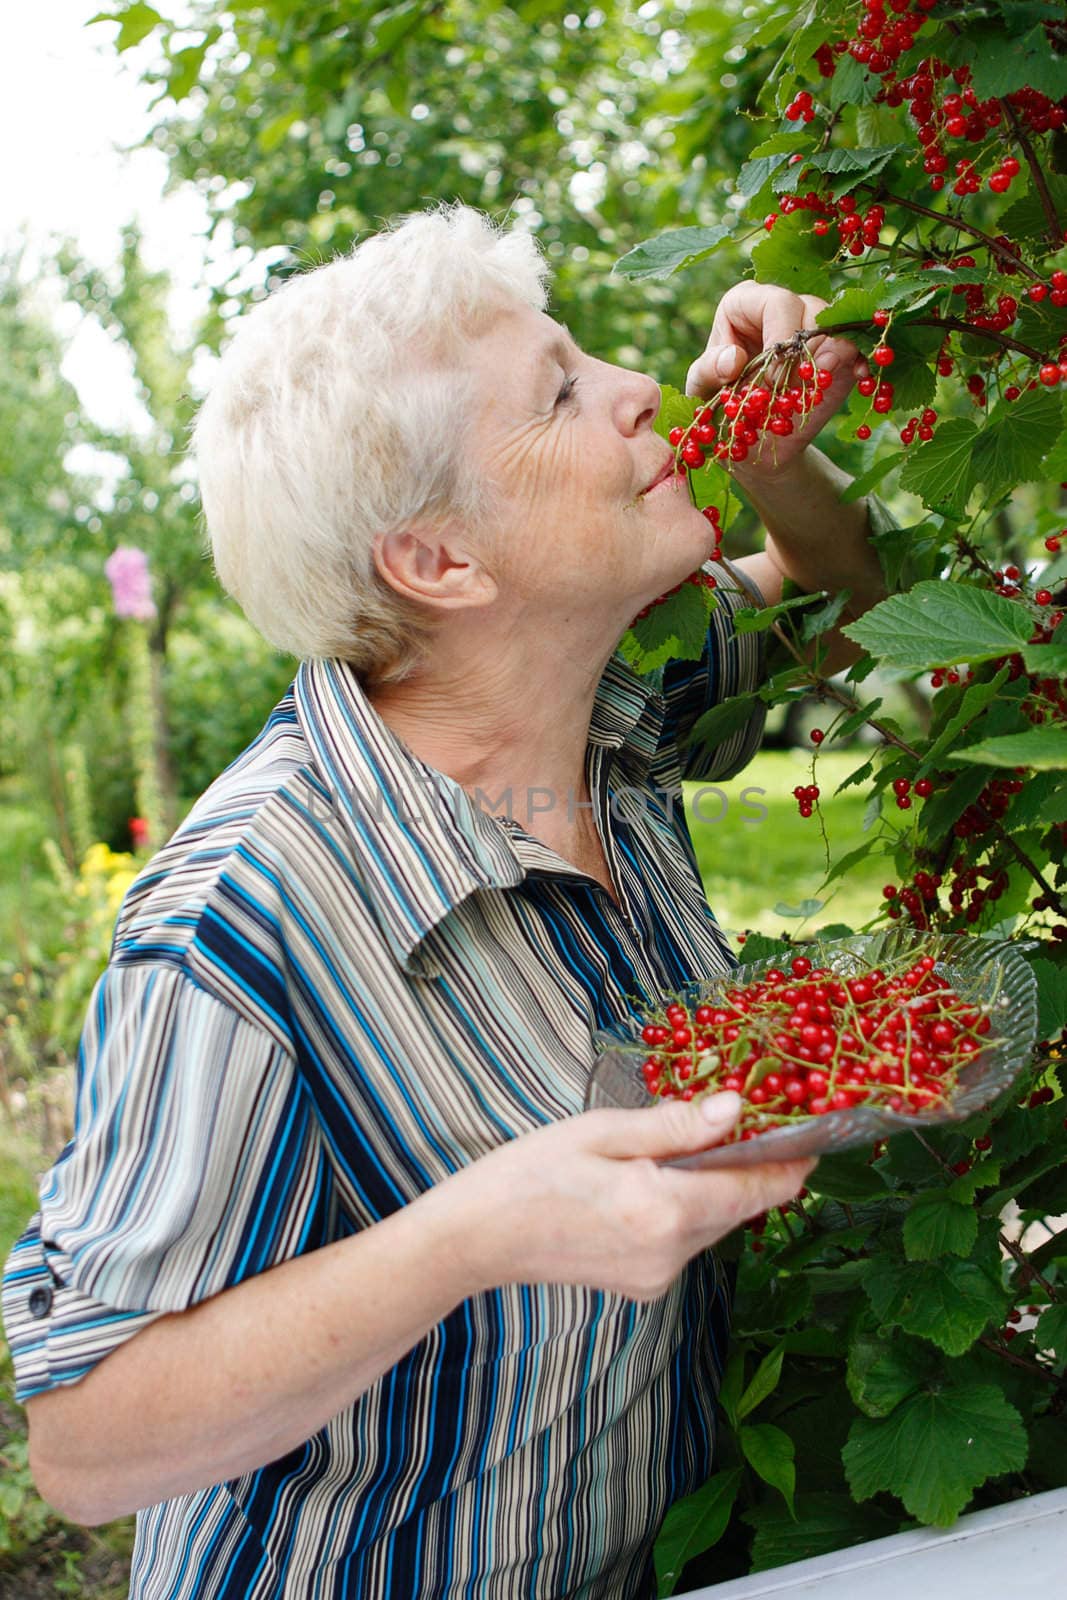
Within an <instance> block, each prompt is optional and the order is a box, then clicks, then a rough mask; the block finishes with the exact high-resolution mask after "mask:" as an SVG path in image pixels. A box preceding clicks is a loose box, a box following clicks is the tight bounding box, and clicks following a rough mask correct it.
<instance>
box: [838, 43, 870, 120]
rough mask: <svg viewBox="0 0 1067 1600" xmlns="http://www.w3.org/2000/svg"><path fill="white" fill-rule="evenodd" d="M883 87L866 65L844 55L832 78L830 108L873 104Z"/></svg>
mask: <svg viewBox="0 0 1067 1600" xmlns="http://www.w3.org/2000/svg"><path fill="white" fill-rule="evenodd" d="M881 87H882V85H881V84H880V83H879V81H878V79H877V78H875V77H872V75H871V74H870V73H869V72H868V71H867V69H866V67H864V66H861V65H860V63H859V62H858V61H856V60H854V59H853V57H852V56H849V55H844V56H842V57H841V58H840V60H839V61H838V63H837V70H836V71H835V73H834V75H833V77H832V78H831V79H830V108H831V110H833V111H837V110H839V109H840V107H841V106H869V105H873V103H874V100H875V97H876V96H877V94H878V91H879V90H880V89H881Z"/></svg>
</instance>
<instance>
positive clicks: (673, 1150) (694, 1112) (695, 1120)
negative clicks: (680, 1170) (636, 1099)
mask: <svg viewBox="0 0 1067 1600" xmlns="http://www.w3.org/2000/svg"><path fill="white" fill-rule="evenodd" d="M740 1115H741V1096H740V1095H739V1094H735V1093H733V1091H732V1090H727V1091H723V1092H722V1093H719V1094H705V1095H701V1096H700V1097H699V1098H698V1099H696V1100H689V1101H686V1100H669V1101H664V1102H662V1103H661V1104H660V1105H657V1106H654V1107H651V1108H649V1109H648V1110H640V1111H592V1112H586V1113H585V1116H584V1117H583V1118H581V1119H579V1120H581V1121H584V1122H586V1132H587V1133H588V1135H589V1138H590V1143H589V1145H588V1146H587V1147H588V1148H591V1149H592V1150H593V1151H594V1152H595V1153H596V1154H597V1155H602V1156H610V1157H613V1158H615V1159H617V1160H626V1159H631V1160H634V1159H638V1158H641V1157H644V1158H646V1159H652V1160H655V1161H662V1160H669V1159H670V1157H671V1156H680V1155H689V1154H691V1153H692V1152H693V1151H696V1150H706V1149H708V1148H709V1146H711V1145H713V1144H717V1143H718V1142H719V1141H720V1140H721V1139H723V1138H725V1136H726V1135H727V1134H728V1133H729V1131H730V1129H731V1128H732V1127H733V1126H734V1124H735V1123H736V1121H737V1119H738V1117H739V1116H740Z"/></svg>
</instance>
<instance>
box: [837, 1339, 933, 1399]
mask: <svg viewBox="0 0 1067 1600" xmlns="http://www.w3.org/2000/svg"><path fill="white" fill-rule="evenodd" d="M936 1360H937V1358H936V1357H935V1356H933V1355H932V1353H931V1352H930V1351H928V1350H925V1349H924V1348H923V1346H922V1345H920V1344H918V1343H916V1342H915V1341H912V1340H908V1339H904V1338H902V1337H900V1335H896V1336H892V1335H891V1336H890V1337H888V1338H886V1337H884V1336H883V1335H881V1334H879V1333H878V1332H877V1331H875V1330H874V1329H872V1328H871V1327H870V1326H868V1325H866V1324H861V1327H860V1329H859V1330H858V1332H857V1333H856V1334H855V1335H854V1337H853V1339H852V1342H851V1343H850V1345H849V1347H848V1368H847V1372H846V1377H845V1381H846V1383H847V1384H848V1392H849V1394H850V1395H851V1396H852V1399H853V1401H854V1402H855V1404H856V1405H857V1406H858V1407H859V1409H860V1410H861V1411H862V1412H863V1413H864V1415H865V1416H868V1417H887V1416H888V1415H889V1413H890V1412H891V1411H893V1410H895V1408H896V1407H897V1406H898V1405H899V1404H900V1402H901V1401H902V1400H906V1399H907V1397H908V1395H909V1394H914V1392H915V1390H916V1389H917V1388H918V1387H919V1385H920V1384H921V1383H922V1382H923V1380H924V1379H925V1378H927V1377H928V1376H929V1374H930V1372H931V1368H932V1367H933V1365H934V1364H935V1362H936Z"/></svg>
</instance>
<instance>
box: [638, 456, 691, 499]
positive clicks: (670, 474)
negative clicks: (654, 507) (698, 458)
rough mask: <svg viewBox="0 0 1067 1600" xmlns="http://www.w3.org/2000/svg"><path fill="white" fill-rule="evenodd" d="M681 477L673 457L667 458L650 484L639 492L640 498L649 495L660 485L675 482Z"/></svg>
mask: <svg viewBox="0 0 1067 1600" xmlns="http://www.w3.org/2000/svg"><path fill="white" fill-rule="evenodd" d="M681 476H682V473H681V471H680V470H679V467H678V463H677V462H676V461H675V459H674V456H673V455H672V456H669V457H668V458H667V460H666V461H665V462H664V463H663V465H662V467H661V468H660V469H659V471H658V472H657V473H656V476H655V477H654V478H653V479H652V482H651V483H649V484H647V485H646V486H645V488H643V489H642V490H641V494H642V496H643V495H646V494H651V493H652V491H653V489H658V488H659V487H660V485H661V484H664V483H670V482H673V481H677V479H679V478H680V477H681Z"/></svg>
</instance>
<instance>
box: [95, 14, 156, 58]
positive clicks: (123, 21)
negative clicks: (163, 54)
mask: <svg viewBox="0 0 1067 1600" xmlns="http://www.w3.org/2000/svg"><path fill="white" fill-rule="evenodd" d="M94 22H117V23H118V24H119V31H118V37H117V38H116V40H115V49H116V50H119V51H122V50H130V49H132V47H133V46H134V45H136V44H140V43H141V40H142V39H147V38H148V35H149V34H150V33H151V32H152V30H153V28H158V27H160V25H161V24H162V22H163V18H162V17H161V16H160V14H159V12H158V11H156V10H154V9H153V8H152V6H147V5H142V4H140V3H138V4H135V5H129V6H127V7H126V9H125V10H124V11H98V12H97V14H96V16H95V17H90V18H89V21H88V22H87V23H86V27H91V26H92V24H93V23H94Z"/></svg>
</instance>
